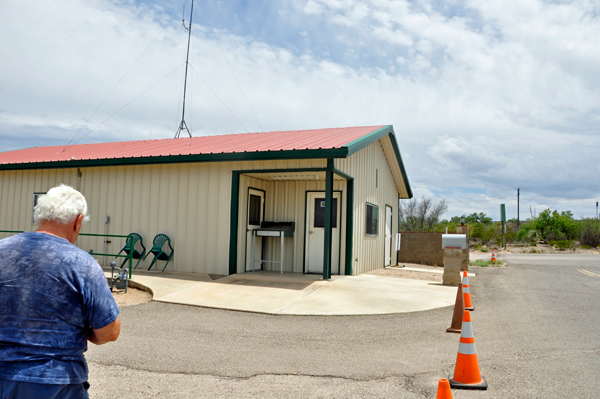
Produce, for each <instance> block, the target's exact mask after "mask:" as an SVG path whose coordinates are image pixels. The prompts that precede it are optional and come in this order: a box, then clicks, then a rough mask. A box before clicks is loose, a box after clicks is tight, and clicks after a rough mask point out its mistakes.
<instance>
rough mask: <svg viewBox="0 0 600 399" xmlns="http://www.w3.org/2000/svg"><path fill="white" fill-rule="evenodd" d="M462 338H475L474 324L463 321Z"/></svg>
mask: <svg viewBox="0 0 600 399" xmlns="http://www.w3.org/2000/svg"><path fill="white" fill-rule="evenodd" d="M460 337H461V338H475V337H474V336H473V324H472V323H471V322H469V321H463V323H462V329H461V333H460Z"/></svg>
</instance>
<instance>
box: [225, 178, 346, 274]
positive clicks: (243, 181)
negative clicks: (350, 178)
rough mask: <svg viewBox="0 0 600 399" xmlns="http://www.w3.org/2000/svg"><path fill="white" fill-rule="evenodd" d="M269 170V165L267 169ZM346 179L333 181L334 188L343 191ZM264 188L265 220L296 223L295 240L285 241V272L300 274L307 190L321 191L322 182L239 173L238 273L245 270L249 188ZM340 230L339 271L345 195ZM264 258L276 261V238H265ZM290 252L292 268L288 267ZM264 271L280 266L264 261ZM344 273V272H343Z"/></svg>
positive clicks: (343, 230) (302, 268)
mask: <svg viewBox="0 0 600 399" xmlns="http://www.w3.org/2000/svg"><path fill="white" fill-rule="evenodd" d="M269 169H270V168H269ZM345 186H346V184H345V182H342V181H339V180H336V181H335V182H334V190H344V189H345ZM249 187H251V188H255V189H261V190H265V192H266V193H265V220H267V221H273V222H295V223H296V226H295V231H294V240H290V239H288V238H286V239H285V240H284V254H285V256H284V269H283V270H284V272H292V271H293V272H295V273H302V272H303V271H304V235H305V231H306V229H305V228H306V226H305V224H304V222H305V213H306V192H307V191H324V190H325V182H323V181H280V182H273V181H265V180H261V179H255V178H252V177H249V176H244V175H242V176H241V177H240V219H239V220H240V228H239V229H238V230H239V231H238V253H239V254H240V255H238V269H237V270H238V273H243V272H244V266H245V253H246V235H245V231H246V224H247V218H248V215H247V203H248V188H249ZM342 197H343V198H342V199H341V201H342V212H341V215H340V216H341V226H340V227H341V230H340V247H341V248H340V251H341V253H340V270H342V271H343V270H344V268H343V265H344V263H343V262H344V260H345V245H344V244H345V237H346V235H345V225H346V219H345V214H344V212H343V211H344V209H345V194H344V193H343V195H342ZM267 240H268V241H267V253H266V258H267V260H279V259H280V256H281V245H280V242H279V241H278V240H279V239H278V238H268V239H267ZM292 252H293V256H294V259H293V264H294V267H293V270H292V267H291V264H292V263H291V262H292ZM267 270H274V271H279V270H280V269H279V265H277V264H267ZM342 274H343V273H342Z"/></svg>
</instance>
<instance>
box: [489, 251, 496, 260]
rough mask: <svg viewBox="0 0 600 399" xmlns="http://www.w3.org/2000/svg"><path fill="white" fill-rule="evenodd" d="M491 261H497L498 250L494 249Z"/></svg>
mask: <svg viewBox="0 0 600 399" xmlns="http://www.w3.org/2000/svg"><path fill="white" fill-rule="evenodd" d="M490 263H496V250H495V249H492V261H491V262H490Z"/></svg>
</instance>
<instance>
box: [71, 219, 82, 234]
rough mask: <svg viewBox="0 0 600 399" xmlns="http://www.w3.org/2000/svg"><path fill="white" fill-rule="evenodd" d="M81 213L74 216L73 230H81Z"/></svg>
mask: <svg viewBox="0 0 600 399" xmlns="http://www.w3.org/2000/svg"><path fill="white" fill-rule="evenodd" d="M83 218H84V216H83V215H77V217H76V218H75V224H74V225H73V228H74V231H75V232H77V233H79V231H80V230H81V226H83Z"/></svg>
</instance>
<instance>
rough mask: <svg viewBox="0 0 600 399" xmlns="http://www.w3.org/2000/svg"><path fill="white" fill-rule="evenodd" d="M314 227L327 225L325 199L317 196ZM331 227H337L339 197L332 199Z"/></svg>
mask: <svg viewBox="0 0 600 399" xmlns="http://www.w3.org/2000/svg"><path fill="white" fill-rule="evenodd" d="M314 227H325V200H324V199H322V198H315V220H314ZM331 228H332V229H337V198H332V199H331Z"/></svg>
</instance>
